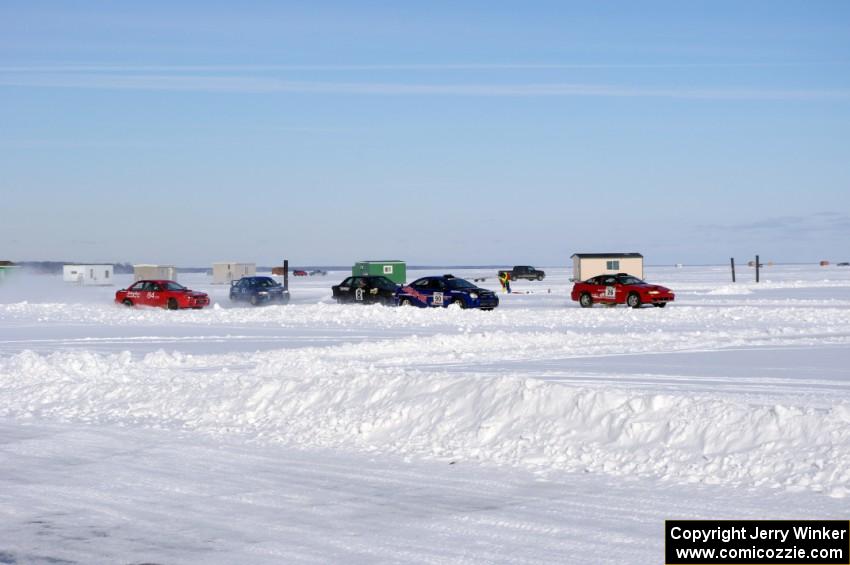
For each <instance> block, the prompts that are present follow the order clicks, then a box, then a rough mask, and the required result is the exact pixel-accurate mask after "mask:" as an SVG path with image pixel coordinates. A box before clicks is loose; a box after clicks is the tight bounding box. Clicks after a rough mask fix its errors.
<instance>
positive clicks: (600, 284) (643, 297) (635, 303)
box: [571, 273, 676, 308]
mask: <svg viewBox="0 0 850 565" xmlns="http://www.w3.org/2000/svg"><path fill="white" fill-rule="evenodd" d="M571 298H572V299H573V300H575V301H577V302H578V303H579V304H580V305H581V307H582V308H590V307H591V306H593V304H594V303H597V302H598V303H599V304H610V305H614V304H626V305H628V306H631V307H632V308H640V307H641V305H642V304H652V305H653V306H657V307H658V308H664V307H665V306H667V303H668V302H673V300H675V298H676V295H675V294H673V292H672V291H671V290H670V289H669V288H666V287H663V286H658V285H655V284H649V283H646V282H644V281H642V280H640V279H639V278H637V277H635V276H632V275H627V274H626V273H618V274H616V275H599V276H598V277H593V278H590V279H587V280H586V281H584V282H577V283H575V284H574V285H573V292H572V294H571Z"/></svg>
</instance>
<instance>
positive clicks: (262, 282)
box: [254, 277, 277, 288]
mask: <svg viewBox="0 0 850 565" xmlns="http://www.w3.org/2000/svg"><path fill="white" fill-rule="evenodd" d="M254 281H255V283H256V285H257V286H259V287H262V288H268V287H270V286H277V283H276V282H274V280H273V279H270V278H269V277H260V278H257V279H254Z"/></svg>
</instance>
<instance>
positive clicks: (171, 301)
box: [165, 298, 180, 310]
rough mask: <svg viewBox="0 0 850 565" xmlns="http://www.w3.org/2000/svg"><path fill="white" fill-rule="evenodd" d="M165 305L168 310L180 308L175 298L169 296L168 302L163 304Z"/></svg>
mask: <svg viewBox="0 0 850 565" xmlns="http://www.w3.org/2000/svg"><path fill="white" fill-rule="evenodd" d="M165 307H166V308H168V309H169V310H177V309H178V308H180V305H179V304H177V299H176V298H169V299H168V302H166V304H165Z"/></svg>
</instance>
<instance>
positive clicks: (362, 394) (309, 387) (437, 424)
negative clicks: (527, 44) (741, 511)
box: [0, 336, 850, 497]
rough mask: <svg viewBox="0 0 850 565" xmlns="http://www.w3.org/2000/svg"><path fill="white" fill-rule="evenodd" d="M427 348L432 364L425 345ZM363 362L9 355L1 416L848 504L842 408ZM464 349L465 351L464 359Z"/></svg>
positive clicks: (849, 449) (311, 355)
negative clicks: (774, 491)
mask: <svg viewBox="0 0 850 565" xmlns="http://www.w3.org/2000/svg"><path fill="white" fill-rule="evenodd" d="M514 337H515V336H514ZM439 339H442V340H448V339H451V338H449V337H446V336H441V337H440V338H439ZM467 339H476V338H475V336H467ZM425 341H426V342H427V340H425ZM494 343H495V344H496V345H499V344H500V343H501V342H499V340H498V339H496V340H495V341H494ZM396 345H397V344H396ZM421 345H422V354H423V355H425V356H427V355H428V352H429V351H431V349H429V347H430V346H429V344H428V343H423V344H421ZM372 346H374V347H385V346H383V345H381V344H367V347H372ZM408 346H409V349H410V351H408V352H402V353H400V354H401V355H408V354H409V355H413V354H415V351H414V349H415V346H416V342H415V341H411V342H410V343H408ZM358 350H362V347H360V348H358V347H356V346H353V345H346V346H340V347H338V348H304V349H300V350H295V351H273V352H266V353H257V354H252V355H245V354H228V355H200V356H191V355H182V354H168V353H164V352H158V353H153V354H148V355H146V356H144V357H141V358H134V357H133V356H132V355H131V354H130V353H127V352H125V353H121V354H111V355H102V354H94V353H88V352H64V353H53V354H50V355H38V354H35V353H32V352H24V353H21V354H17V355H14V356H11V357H7V358H3V359H0V414H2V415H3V416H12V417H19V418H20V417H35V418H50V419H61V420H73V421H92V422H93V421H97V422H113V423H115V422H117V423H124V424H127V425H149V426H157V427H166V428H175V427H182V428H187V429H192V430H198V431H203V432H207V433H228V434H230V433H233V434H243V435H245V436H247V437H253V438H256V439H258V440H264V441H279V442H285V443H289V444H293V445H299V446H318V447H333V448H342V449H350V450H365V451H381V452H392V453H397V454H405V455H412V456H417V457H436V458H446V459H452V460H465V459H472V460H477V461H482V462H487V463H495V464H509V465H518V466H524V467H530V468H534V469H538V470H543V471H545V470H568V471H587V472H600V473H607V474H613V475H620V476H652V477H660V478H664V479H670V480H675V481H679V482H704V483H718V484H735V485H761V486H771V487H783V488H787V489H791V490H811V491H818V492H824V493H827V494H829V495H831V496H836V497H841V496H846V495H848V494H850V403H848V402H847V401H844V402H841V403H836V404H834V405H832V406H831V407H829V408H827V409H814V408H810V407H802V406H792V405H773V406H753V405H751V404H749V403H747V402H746V400H745V399H743V398H740V399H739V398H732V399H730V398H721V397H714V396H693V395H687V396H685V395H681V396H679V395H670V394H648V393H645V392H637V391H629V390H612V389H603V390H594V389H589V388H582V387H575V386H568V385H564V384H559V383H548V382H545V381H540V380H536V379H529V378H516V377H501V378H481V377H480V376H476V375H475V374H463V375H461V376H458V375H448V374H446V373H443V372H438V371H428V370H425V369H423V368H422V367H419V368H416V367H415V365H414V366H413V367H411V365H410V364H408V365H407V366H392V363H391V362H390V358H389V357H387V358H385V359H386V363H384V362H381V361H380V360H377V361H376V359H379V358H380V356H377V357H376V356H374V355H371V354H370V355H364V356H363V357H362V358H361V357H360V356H359V355H357V354H356V351H358ZM467 350H468V347H467V345H464V344H463V343H461V344H459V345H458V348H457V353H456V354H457V355H459V356H462V355H463V352H464V351H467ZM388 351H389V350H388Z"/></svg>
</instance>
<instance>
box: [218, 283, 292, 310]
mask: <svg viewBox="0 0 850 565" xmlns="http://www.w3.org/2000/svg"><path fill="white" fill-rule="evenodd" d="M230 300H233V301H234V302H235V301H238V300H242V301H244V302H250V303H251V304H253V305H254V306H258V305H260V304H286V303H287V302H289V291H288V290H284V289H283V286H282V285H281V284H280V283H278V282H277V281H276V280H274V279H273V278H271V277H242V278H241V279H239V280H238V281H232V282H231V283H230Z"/></svg>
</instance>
